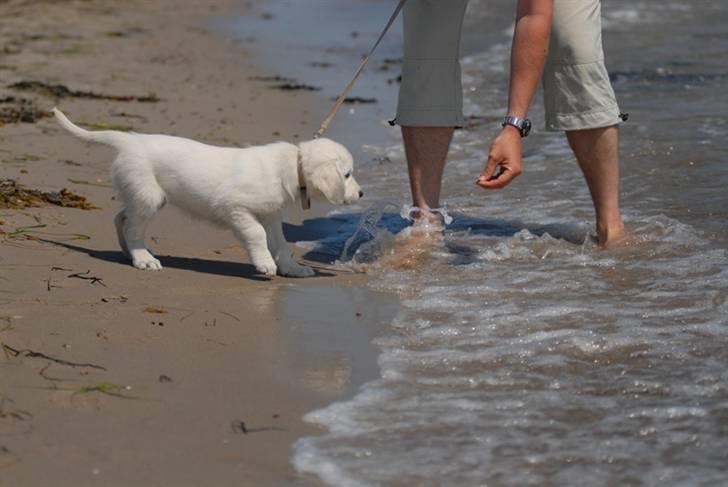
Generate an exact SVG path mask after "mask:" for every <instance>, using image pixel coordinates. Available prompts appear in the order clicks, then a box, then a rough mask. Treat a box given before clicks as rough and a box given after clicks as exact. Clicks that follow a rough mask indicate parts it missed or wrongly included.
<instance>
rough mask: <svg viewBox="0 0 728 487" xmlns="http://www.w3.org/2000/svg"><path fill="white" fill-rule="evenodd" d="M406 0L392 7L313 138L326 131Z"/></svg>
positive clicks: (400, 0) (401, 0)
mask: <svg viewBox="0 0 728 487" xmlns="http://www.w3.org/2000/svg"><path fill="white" fill-rule="evenodd" d="M406 1H407V0H399V3H398V4H397V8H395V9H394V12H393V13H392V16H391V17H390V18H389V22H387V25H386V26H385V27H384V30H383V31H382V33H381V34H380V35H379V39H377V42H375V43H374V46H372V48H371V50H370V51H369V54H367V55H366V56H365V57H364V59H362V62H361V63H360V64H359V67H358V68H356V71H355V72H354V76H352V77H351V80H349V82H348V83H347V84H346V86H345V87H344V91H342V92H341V94H340V95H339V97H338V98H337V99H336V102H335V103H334V106H333V107H332V108H331V111H330V112H329V114H328V115H326V118H325V119H324V121H323V123H322V124H321V126H320V127H319V129H318V130H317V131H316V134H315V135H314V138H315V139H318V138H319V137H321V136H322V135H324V132H326V129H327V128H329V124H330V123H331V121H332V120H333V119H334V116H336V112H338V111H339V108H341V105H342V103H344V100H345V99H346V95H348V94H349V92H350V91H351V89H352V87H353V86H354V82H356V79H357V78H358V77H359V75H360V74H361V72H362V71H364V66H366V65H367V63H368V62H369V58H370V57H371V56H372V54H374V51H375V50H376V49H377V47H378V46H379V43H380V42H382V39H384V36H385V35H386V34H387V31H388V30H389V28H390V27H391V26H392V24H393V23H394V19H396V18H397V15H399V12H400V11H401V10H402V7H404V3H405V2H406Z"/></svg>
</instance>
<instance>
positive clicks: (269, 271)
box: [254, 260, 278, 277]
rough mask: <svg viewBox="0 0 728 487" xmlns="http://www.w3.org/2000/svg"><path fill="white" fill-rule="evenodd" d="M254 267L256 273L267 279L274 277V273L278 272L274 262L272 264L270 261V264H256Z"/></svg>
mask: <svg viewBox="0 0 728 487" xmlns="http://www.w3.org/2000/svg"><path fill="white" fill-rule="evenodd" d="M254 265H255V270H256V271H258V272H260V273H261V274H265V275H266V276H268V277H273V276H275V275H276V272H277V271H278V268H277V267H276V264H275V262H273V261H272V260H271V261H270V262H262V263H257V262H256V263H255V264H254Z"/></svg>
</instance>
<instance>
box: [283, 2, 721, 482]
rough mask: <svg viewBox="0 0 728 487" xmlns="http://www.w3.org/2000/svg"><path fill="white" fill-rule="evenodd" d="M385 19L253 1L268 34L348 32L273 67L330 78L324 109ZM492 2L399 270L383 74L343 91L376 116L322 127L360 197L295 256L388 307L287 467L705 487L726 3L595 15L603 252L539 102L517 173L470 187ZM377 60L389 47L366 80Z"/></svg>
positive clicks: (716, 446)
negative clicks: (373, 349)
mask: <svg viewBox="0 0 728 487" xmlns="http://www.w3.org/2000/svg"><path fill="white" fill-rule="evenodd" d="M365 4H366V5H365ZM390 4H391V2H383V1H376V2H361V1H355V0H352V1H349V2H333V1H326V0H317V1H315V2H311V3H308V4H307V6H306V8H305V9H302V8H300V6H299V8H298V9H297V8H296V4H295V2H293V3H292V2H286V1H280V2H274V3H273V4H272V6H271V8H272V9H276V8H277V9H278V10H274V11H275V13H276V15H277V16H279V17H280V20H281V22H283V21H284V20H285V18H286V15H290V16H293V17H294V18H298V19H301V18H303V16H304V15H306V14H307V12H308V15H312V13H311V12H313V11H317V12H327V15H332V16H334V17H333V20H332V21H333V22H335V23H336V24H337V25H342V23H344V25H347V24H346V23H347V22H349V23H350V24H349V25H350V26H353V27H350V29H334V31H335V32H338V34H339V35H343V33H347V32H349V31H350V30H351V31H353V30H357V31H358V32H357V35H356V36H347V41H346V42H344V43H341V45H338V49H335V50H332V51H322V50H321V45H329V44H330V43H335V42H336V41H335V40H328V39H327V40H320V39H319V40H317V41H316V43H312V44H311V45H302V44H305V43H300V44H301V45H298V47H297V49H300V50H299V51H296V53H297V54H295V55H293V57H298V58H300V63H301V66H299V67H297V66H296V65H295V64H293V65H290V64H289V63H284V64H279V65H277V68H278V69H280V70H283V71H285V70H286V69H289V70H290V72H291V73H307V74H306V75H311V76H313V75H312V74H310V73H311V71H306V69H307V68H304V67H302V66H303V65H308V63H309V62H310V61H318V60H321V59H322V58H325V59H327V60H330V61H331V62H332V63H334V65H335V67H334V68H332V70H333V71H331V72H332V73H335V75H332V76H330V77H329V76H324V77H322V78H319V79H318V80H317V81H319V82H320V83H321V84H322V86H324V87H325V90H324V91H326V90H329V91H331V90H333V94H335V92H336V91H335V90H336V89H337V86H341V85H343V82H344V81H346V78H348V75H349V74H350V72H351V71H353V65H352V68H351V70H348V69H347V68H346V66H347V64H346V63H347V59H349V60H351V53H352V52H359V53H361V52H364V51H365V50H366V46H367V45H368V43H369V42H370V40H371V38H372V36H374V35H375V34H376V31H377V29H378V28H379V26H380V25H381V24H383V22H384V20H386V16H387V15H388V13H389V9H390V8H391V7H392V6H391V5H390ZM512 4H513V2H508V1H506V0H479V1H478V0H472V3H471V6H470V13H469V16H468V21H467V25H466V29H467V30H466V33H465V38H464V55H465V57H464V59H463V70H464V78H465V90H466V101H465V111H466V115H473V116H474V117H473V118H472V119H471V121H472V125H471V126H470V127H469V128H467V129H466V130H461V131H458V133H457V135H456V137H455V140H454V143H453V147H452V151H451V157H450V161H449V163H448V167H447V170H446V176H445V181H444V190H443V194H444V199H445V200H446V201H447V204H448V210H449V213H450V215H451V216H452V217H453V218H454V220H453V222H452V223H451V224H450V225H448V227H447V228H446V230H445V232H444V238H443V242H442V245H439V246H437V247H436V248H435V249H434V250H433V251H432V253H431V254H430V255H429V257H428V258H427V259H425V260H424V261H423V263H422V264H421V265H420V266H419V267H417V268H416V269H410V270H397V269H396V268H392V267H391V266H387V265H384V264H382V263H381V262H382V261H381V259H380V257H381V256H382V255H386V253H387V252H388V251H389V249H390V248H391V246H392V241H395V240H396V238H397V237H396V234H398V233H401V231H402V229H403V228H405V227H406V226H407V222H406V221H405V220H403V219H402V218H401V217H400V216H399V211H400V208H401V207H402V205H406V203H407V198H408V196H407V194H408V186H407V177H406V171H405V169H404V167H405V166H404V155H403V151H402V148H401V142H400V140H399V137H398V134H397V130H396V129H390V128H388V127H387V125H386V123H385V121H386V119H387V118H388V117H389V115H390V114H391V111H392V110H393V99H394V96H395V95H396V84H394V85H392V83H389V82H388V79H391V77H392V75H393V73H392V72H391V71H387V70H379V69H376V68H374V69H370V70H369V71H367V73H368V74H367V73H365V77H366V78H367V79H366V81H364V82H363V83H362V84H361V85H358V89H359V91H358V92H355V94H359V95H361V96H367V95H371V94H375V95H376V96H377V97H378V98H379V104H378V105H377V106H375V107H356V108H355V109H353V110H350V111H349V112H345V113H344V114H343V115H340V116H339V117H341V118H340V119H339V122H338V126H337V128H335V129H332V131H333V134H334V135H335V136H336V138H338V139H339V140H342V141H344V142H345V143H347V145H349V146H350V147H352V149H353V151H354V152H355V153H356V155H357V156H358V159H359V163H358V166H357V171H358V174H357V178H358V179H359V181H360V182H361V183H362V185H363V186H364V188H365V191H366V193H367V198H366V199H365V200H363V201H362V202H361V204H360V205H359V206H358V207H357V208H354V209H353V210H352V209H347V210H345V211H339V212H336V213H334V214H332V215H330V219H331V220H332V221H333V222H335V223H336V224H337V226H338V229H339V231H338V232H337V233H336V234H335V235H331V236H330V237H328V238H327V239H324V240H322V241H320V242H316V243H313V244H311V243H309V244H306V245H308V246H309V248H313V247H316V250H317V252H319V253H323V254H325V255H329V256H330V258H331V260H334V259H339V260H340V261H343V262H349V263H348V264H346V265H354V266H361V265H364V266H365V267H366V269H367V272H368V273H369V274H370V276H371V280H370V282H371V284H370V285H371V286H372V287H373V288H375V289H377V290H383V291H389V292H396V293H399V294H400V296H401V297H402V300H403V302H402V310H401V311H400V313H399V314H398V316H397V317H396V319H395V320H394V322H393V323H392V324H391V326H390V327H389V328H388V329H387V330H385V332H384V333H383V334H382V336H380V337H379V338H377V339H376V341H375V344H376V345H377V346H378V347H379V350H380V356H379V366H380V371H381V377H380V378H379V379H378V380H375V381H373V382H369V383H367V384H365V385H364V386H363V387H362V388H361V389H360V390H359V392H358V393H357V394H356V395H355V396H354V397H353V398H352V399H351V400H348V401H345V402H339V403H335V404H332V405H330V406H328V407H326V408H323V409H321V410H317V411H313V412H311V413H309V414H308V415H307V416H306V419H307V420H308V421H310V422H313V423H316V424H319V425H321V426H323V427H324V428H325V430H326V432H325V433H324V434H322V435H321V436H317V437H310V438H303V439H301V440H300V441H299V442H298V443H297V444H296V445H295V448H294V452H293V462H294V465H295V466H296V468H297V469H298V470H299V471H301V472H306V473H308V474H313V475H315V476H317V477H318V478H320V479H322V480H323V481H325V482H326V483H328V484H331V485H336V486H357V485H362V486H368V485H425V486H429V485H457V486H469V485H519V486H521V485H539V486H542V485H580V486H581V485H584V486H592V485H593V486H600V485H727V484H728V366H727V365H728V252H727V251H726V244H727V243H728V194H727V193H726V191H725V188H726V187H728V169H727V168H726V162H727V160H728V157H727V156H726V153H727V151H728V141H727V140H726V136H727V135H728V122H727V121H726V120H727V119H726V117H725V113H726V111H727V109H728V98H726V96H725V93H726V90H727V89H728V67H727V66H728V62H727V61H728V27H727V26H728V7H727V6H725V5H724V4H723V3H722V2H712V1H696V2H676V1H670V2H658V1H656V0H649V1H648V0H645V1H636V2H635V1H627V0H605V1H604V2H603V10H604V20H605V31H604V35H605V39H604V42H605V47H606V51H607V52H606V53H607V64H608V68H609V69H610V72H611V73H612V76H613V82H614V86H615V90H616V92H617V96H618V98H619V100H620V104H621V108H622V111H624V112H628V113H630V120H629V122H628V123H626V124H624V126H623V127H622V130H621V137H622V146H621V147H622V171H623V179H622V186H623V192H622V193H623V210H624V216H625V220H626V225H627V227H628V230H629V231H630V232H631V233H632V234H633V235H634V236H635V237H636V240H637V244H635V245H630V246H627V247H624V248H619V249H615V250H609V251H603V250H599V249H598V248H597V247H595V245H594V244H593V243H592V238H591V236H592V234H593V233H594V227H593V222H592V218H593V215H592V211H593V210H592V207H591V200H590V198H589V193H588V190H587V188H586V185H585V184H584V183H583V181H582V177H581V174H580V172H579V171H578V169H577V167H576V164H575V162H574V160H573V158H572V156H571V153H570V151H569V149H568V146H567V144H566V142H565V140H564V138H563V136H562V135H561V134H553V133H548V132H545V131H544V130H543V129H542V128H541V127H542V126H543V124H542V122H540V121H541V120H542V118H543V111H542V109H541V108H540V106H541V100H540V99H537V100H536V102H535V104H534V108H533V110H532V113H531V118H532V119H533V120H534V121H535V122H536V123H535V125H536V130H535V133H534V134H533V135H532V137H529V139H528V141H527V143H526V145H525V160H524V170H525V171H524V175H523V176H521V177H520V178H519V179H518V180H517V181H516V182H515V183H513V184H512V185H511V186H509V187H508V188H507V189H506V190H503V191H500V192H496V193H485V192H483V191H482V190H480V189H478V188H477V187H475V186H474V184H473V181H474V179H475V177H476V176H477V174H478V173H479V171H480V169H481V167H482V162H483V160H484V156H485V153H486V150H487V143H488V141H489V140H490V139H491V137H492V136H493V135H494V134H495V133H496V130H497V120H498V119H499V118H500V116H502V113H503V105H504V103H505V95H506V92H505V87H506V76H507V69H506V63H507V59H508V43H509V38H508V35H509V29H510V27H511V20H510V19H511V15H512ZM365 7H366V8H367V9H369V10H368V11H369V15H367V16H363V14H362V11H363V10H362V9H364V8H365ZM286 12H288V14H287V13H286ZM317 35H322V34H321V31H317ZM332 36H333V38H334V39H335V38H336V35H335V34H332ZM317 39H318V37H317ZM317 43H318V44H317ZM327 43H329V44H327ZM314 44H316V45H314ZM398 48H399V45H398V37H397V33H395V35H394V36H391V38H390V39H389V41H388V43H385V45H384V47H383V51H382V53H380V54H379V56H381V57H380V61H381V59H382V58H385V57H387V56H394V57H396V56H397V49H398ZM306 53H308V54H306ZM357 59H358V57H357ZM373 63H374V66H377V65H378V64H377V63H376V62H374V61H373ZM299 68H300V69H299ZM283 74H287V73H283ZM319 76H320V75H319ZM324 78H326V79H324ZM342 79H343V81H342V82H341V83H339V81H340V80H342ZM374 122H376V123H374ZM367 124H369V125H375V127H374V128H369V129H367V130H359V128H361V127H364V126H365V125H367ZM352 127H353V129H352ZM362 217H365V218H362ZM347 244H348V245H347ZM302 245H304V244H302ZM352 261H353V262H354V263H355V264H351V262H352Z"/></svg>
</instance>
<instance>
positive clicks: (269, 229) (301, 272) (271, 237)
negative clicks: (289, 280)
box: [261, 213, 316, 277]
mask: <svg viewBox="0 0 728 487" xmlns="http://www.w3.org/2000/svg"><path fill="white" fill-rule="evenodd" d="M261 220H262V222H263V225H264V226H265V231H266V234H267V236H268V249H269V250H270V253H271V255H272V256H273V259H274V260H275V261H276V264H278V273H279V274H280V275H282V276H289V277H310V276H313V275H315V274H316V272H314V270H313V269H311V268H310V267H308V266H305V265H301V264H299V263H298V262H296V261H295V260H294V259H293V256H292V255H291V251H290V249H289V248H288V242H286V237H285V236H284V235H283V221H282V220H281V216H280V215H279V214H277V213H276V214H273V215H267V216H265V217H264V218H261Z"/></svg>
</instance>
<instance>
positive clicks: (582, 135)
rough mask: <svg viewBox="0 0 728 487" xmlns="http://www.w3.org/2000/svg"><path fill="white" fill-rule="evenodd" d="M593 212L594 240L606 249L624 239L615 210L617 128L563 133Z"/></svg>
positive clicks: (617, 196)
mask: <svg viewBox="0 0 728 487" xmlns="http://www.w3.org/2000/svg"><path fill="white" fill-rule="evenodd" d="M566 137H567V138H568V140H569V145H570V146H571V149H572V150H573V151H574V155H575V156H576V160H577V161H578V163H579V167H580V168H581V171H582V173H584V178H585V179H586V182H587V185H588V186H589V191H590V192H591V197H592V201H593V202H594V210H595V212H596V226H597V240H598V242H599V245H601V246H604V247H606V246H609V245H610V244H614V243H616V242H619V241H620V240H621V239H623V238H624V223H623V221H622V215H621V213H620V211H619V129H618V128H617V126H616V125H613V126H611V127H604V128H597V129H587V130H571V131H567V132H566Z"/></svg>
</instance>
